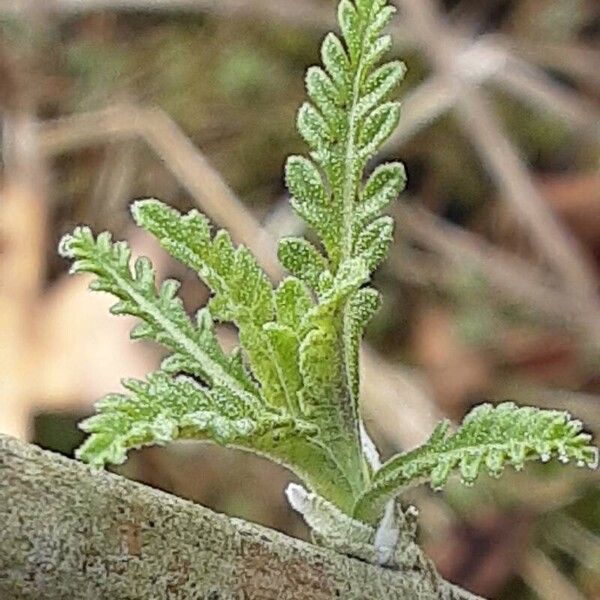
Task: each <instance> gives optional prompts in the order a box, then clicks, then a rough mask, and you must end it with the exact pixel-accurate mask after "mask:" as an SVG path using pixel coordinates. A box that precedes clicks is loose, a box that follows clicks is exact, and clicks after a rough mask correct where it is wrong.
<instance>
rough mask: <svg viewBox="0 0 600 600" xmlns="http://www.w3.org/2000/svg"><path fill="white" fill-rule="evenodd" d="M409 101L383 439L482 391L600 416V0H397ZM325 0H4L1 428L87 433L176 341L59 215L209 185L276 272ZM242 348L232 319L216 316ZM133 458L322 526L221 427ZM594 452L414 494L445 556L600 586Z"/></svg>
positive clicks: (466, 573)
mask: <svg viewBox="0 0 600 600" xmlns="http://www.w3.org/2000/svg"><path fill="white" fill-rule="evenodd" d="M397 4H398V6H399V8H400V16H399V18H397V20H396V24H395V27H394V31H393V35H394V40H395V43H396V49H395V53H397V54H398V55H399V56H401V57H402V58H403V59H404V60H406V62H407V63H408V65H409V76H408V78H407V81H406V82H405V84H404V86H403V89H402V96H403V99H404V109H403V110H404V118H403V122H402V125H401V127H400V129H399V131H398V133H397V135H396V136H395V137H394V139H393V140H391V141H390V143H389V144H388V146H387V147H386V150H385V156H384V157H382V158H391V157H394V158H396V157H399V158H401V159H402V160H404V161H405V162H406V166H407V170H408V173H409V177H410V182H409V188H408V190H407V193H406V195H405V196H403V198H402V199H401V201H400V202H399V203H398V205H397V207H396V209H395V216H396V217H397V221H398V227H397V236H396V237H397V242H396V245H395V248H394V251H393V255H392V257H391V259H390V260H389V261H388V263H387V265H386V266H385V267H384V268H383V269H382V271H381V272H380V273H379V274H378V276H377V284H378V285H379V287H380V288H381V289H382V290H383V292H384V295H385V303H384V308H383V310H382V311H381V313H380V314H379V315H378V317H377V319H376V321H375V322H374V323H373V325H372V326H371V328H370V331H369V334H368V340H367V342H368V346H367V347H366V348H365V372H366V377H365V381H364V390H363V391H364V395H365V399H366V401H365V414H366V418H367V423H368V426H369V429H370V430H371V431H372V432H373V434H374V436H375V437H376V438H377V440H378V442H379V444H380V446H381V447H382V448H384V449H386V450H387V451H390V450H392V449H398V448H407V447H410V446H412V445H414V444H415V443H418V442H419V441H421V440H422V439H423V438H424V437H425V436H426V435H427V434H428V433H429V431H430V430H431V428H432V424H433V422H434V421H435V420H436V419H437V418H438V417H439V416H440V415H448V416H450V417H452V418H454V419H459V418H460V417H461V416H462V415H463V414H464V412H465V411H466V410H468V408H469V407H470V406H471V405H473V404H475V403H478V402H480V401H482V400H484V399H491V400H500V399H504V398H512V399H514V400H515V401H517V402H521V403H533V404H538V405H540V406H551V407H556V408H566V409H567V410H570V411H572V412H573V413H575V414H577V415H578V416H580V417H581V418H582V419H583V420H585V422H586V423H587V425H588V427H589V428H590V429H591V430H592V431H594V432H598V430H600V406H599V402H600V369H599V365H600V299H599V296H598V265H599V262H600V171H599V170H598V165H599V162H598V161H599V159H600V77H599V75H598V73H599V71H598V65H599V64H600V38H599V35H598V34H599V29H600V13H599V11H598V8H597V6H596V3H595V2H594V1H593V0H513V1H508V0H489V1H488V2H477V1H474V0H447V1H446V2H444V3H440V4H436V3H435V2H433V1H431V0H398V1H397ZM333 5H334V3H333V2H332V1H329V0H327V1H325V0H323V1H321V2H317V1H316V0H310V1H305V2H293V1H292V0H220V1H219V2H214V1H211V0H170V1H167V0H153V1H152V2H150V1H149V0H88V1H87V2H77V1H75V0H53V2H48V3H43V5H42V4H41V3H39V2H30V1H26V0H22V1H21V0H0V111H1V114H2V130H1V134H2V162H1V166H2V173H1V177H2V179H1V188H0V430H2V431H4V432H9V433H12V434H14V435H18V436H20V437H28V438H30V439H34V440H35V441H37V442H38V443H40V444H42V445H45V446H49V447H54V448H57V449H60V450H61V451H63V452H65V453H67V454H68V453H70V452H72V450H73V447H74V446H75V445H76V444H77V442H78V439H79V437H78V436H79V434H78V433H77V431H76V428H75V422H76V420H77V418H79V417H80V416H82V415H83V414H85V413H88V412H89V411H90V410H91V405H92V403H93V401H94V400H95V399H96V398H98V397H99V396H100V395H102V394H104V393H106V392H108V391H110V390H114V389H116V388H118V385H119V378H120V377H122V376H125V375H126V376H141V375H143V374H144V373H145V372H147V371H149V370H151V369H152V368H154V366H155V365H156V363H157V361H158V360H159V358H160V357H159V356H158V354H157V352H156V349H155V348H153V347H150V346H141V345H133V344H131V343H129V341H128V338H127V332H128V329H129V326H130V323H129V322H127V321H126V320H122V319H116V318H114V317H110V316H109V315H108V314H107V307H108V306H109V300H108V299H105V298H103V297H97V296H93V295H90V294H88V293H87V292H86V290H85V287H86V282H85V281H84V280H83V279H68V278H67V277H66V275H65V270H66V265H65V264H64V263H63V262H61V261H60V260H59V259H58V258H57V257H56V252H55V247H56V242H57V240H58V239H59V237H60V235H61V234H62V233H63V232H65V231H67V230H68V229H70V228H71V227H72V226H73V225H74V224H76V223H79V222H87V223H91V224H92V225H93V226H94V227H95V228H97V229H104V228H109V229H111V230H113V231H115V233H116V234H117V235H118V236H120V237H126V238H127V239H129V240H131V242H132V244H133V246H134V248H135V249H136V252H140V253H144V254H147V255H149V256H151V257H152V258H153V260H154V261H155V263H156V264H157V266H158V270H159V272H160V274H161V275H166V274H169V275H175V276H177V277H179V278H181V279H182V280H183V282H184V287H183V292H184V294H185V299H186V302H187V304H188V306H189V308H190V310H191V309H193V308H196V307H197V306H199V305H201V304H202V303H203V302H204V301H205V300H206V290H204V289H203V288H202V287H201V285H200V284H199V283H197V282H196V281H195V279H194V277H193V276H192V275H191V274H190V273H188V272H185V271H184V270H182V269H181V267H179V266H177V265H175V264H173V263H172V262H171V261H170V260H169V259H168V258H167V257H166V256H165V255H164V254H162V253H161V252H160V250H159V249H158V248H157V247H156V246H155V245H154V244H153V242H152V241H151V240H149V239H148V238H147V237H146V236H144V235H143V234H140V233H139V232H136V231H134V230H133V229H132V228H131V222H130V220H129V218H128V215H127V210H126V209H127V205H128V203H129V202H130V201H131V200H132V199H134V198H139V197H146V196H157V197H160V198H161V199H163V200H166V201H168V202H170V203H172V204H175V205H177V206H179V207H180V208H188V207H191V206H193V205H196V206H199V207H200V208H201V209H202V210H204V211H205V212H206V213H207V214H208V215H209V216H210V217H211V218H212V219H213V221H214V222H215V223H217V224H218V225H220V226H226V227H228V228H229V229H230V230H231V232H232V234H233V236H234V238H235V239H236V240H237V241H239V242H244V243H246V244H247V245H249V246H250V247H251V248H252V249H253V251H254V252H255V253H256V254H257V256H258V257H259V258H260V260H261V262H262V263H263V265H264V266H265V268H266V269H267V270H268V271H269V273H270V274H271V275H272V276H273V277H274V278H277V277H279V276H280V273H279V270H278V266H277V264H276V262H275V260H274V241H273V240H274V238H276V237H278V236H280V235H282V234H284V233H289V232H293V231H295V230H298V228H299V227H301V224H299V223H298V222H297V220H296V219H295V218H294V216H293V215H292V214H291V213H290V211H289V209H288V206H287V203H286V198H285V196H284V188H283V184H282V177H281V167H282V164H283V162H284V159H285V156H286V155H287V154H288V153H290V152H293V151H297V150H298V149H299V148H300V147H301V142H300V140H299V138H298V136H297V135H296V133H295V130H294V127H293V123H294V113H295V110H296V108H297V106H298V105H299V103H300V102H301V99H302V97H303V89H302V76H303V72H304V70H305V69H306V67H307V66H308V65H309V64H312V63H314V62H316V60H317V51H316V49H317V47H318V41H319V39H320V37H321V36H322V34H323V32H324V31H325V30H326V29H327V28H328V27H330V26H331V25H332V16H333V14H334V13H333ZM222 335H223V340H224V343H232V340H233V338H234V332H233V331H230V330H224V331H223V332H222ZM124 471H125V472H126V474H127V475H129V476H131V477H135V478H138V479H140V480H143V481H146V482H148V483H150V484H152V485H155V486H158V487H162V488H164V489H168V490H170V491H172V492H174V493H176V494H178V495H181V496H185V497H189V498H193V499H195V500H197V501H200V502H203V503H206V504H208V505H210V506H213V507H215V508H218V509H220V510H224V511H227V512H229V513H231V514H237V515H242V516H245V517H246V518H249V519H252V520H256V521H259V522H262V523H265V524H267V525H270V526H273V527H276V528H278V529H282V530H285V531H288V532H291V533H293V534H296V535H303V534H304V530H303V527H302V525H301V523H299V522H298V520H296V519H295V517H294V516H293V515H292V514H291V512H290V511H289V510H288V508H287V507H286V505H285V504H284V502H283V496H282V489H283V487H284V485H285V483H286V481H287V477H288V475H287V473H285V472H283V471H281V470H279V469H276V468H274V467H272V466H271V465H268V464H266V463H264V462H263V461H258V460H256V459H253V458H250V457H246V456H241V455H239V454H236V453H229V452H223V451H221V450H219V449H216V448H203V449H200V450H199V449H197V448H196V447H193V446H176V447H173V448H169V449H166V450H163V449H148V450H146V451H143V452H139V453H137V454H136V455H135V456H134V457H132V459H131V460H130V462H129V463H128V464H127V466H126V467H125V468H124ZM599 500H600V489H599V486H598V477H597V475H595V474H591V475H590V474H586V475H581V474H580V473H577V472H575V471H574V470H573V471H572V470H570V469H553V468H552V467H548V468H540V469H535V468H534V469H530V470H528V472H527V473H526V474H510V475H508V476H507V477H506V478H505V479H503V480H501V481H499V482H495V481H490V480H483V481H481V482H480V483H479V484H478V485H477V486H476V487H475V488H474V489H469V490H464V489H462V488H461V487H460V486H459V485H458V484H457V485H456V486H451V487H450V488H449V489H448V491H447V492H446V493H445V494H444V495H443V496H440V495H434V494H432V493H430V492H428V491H427V490H420V491H419V492H418V493H416V494H415V497H414V501H415V502H416V503H417V504H418V506H419V507H420V508H421V510H422V536H423V539H424V542H425V543H426V545H427V547H428V549H429V551H430V553H431V554H432V556H434V558H435V559H436V561H437V564H438V566H439V567H440V569H441V571H442V573H443V574H444V575H445V576H446V577H448V578H450V579H451V580H454V581H456V582H458V583H460V584H462V585H464V586H465V587H467V588H470V589H472V590H474V591H476V592H478V593H480V594H483V595H486V596H488V597H490V598H499V599H500V598H506V599H508V598H511V599H523V600H524V599H529V598H540V599H541V600H555V599H559V598H560V599H561V600H563V599H564V600H577V599H579V598H591V599H593V598H597V597H600V574H599V571H600V543H599V536H600V513H599V511H598V506H600V503H599Z"/></svg>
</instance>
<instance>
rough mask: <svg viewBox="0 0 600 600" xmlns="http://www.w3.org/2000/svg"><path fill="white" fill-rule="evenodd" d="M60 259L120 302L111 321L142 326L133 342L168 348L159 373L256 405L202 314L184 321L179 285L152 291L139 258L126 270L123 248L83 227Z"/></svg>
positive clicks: (246, 378)
mask: <svg viewBox="0 0 600 600" xmlns="http://www.w3.org/2000/svg"><path fill="white" fill-rule="evenodd" d="M60 253H61V254H62V255H63V256H65V257H67V258H71V259H73V260H74V262H73V265H72V267H71V272H72V273H79V272H87V273H93V274H94V275H96V279H95V280H94V281H93V282H92V283H91V284H90V288H91V289H92V290H94V291H102V292H108V293H110V294H112V295H114V296H116V297H117V298H118V299H119V302H117V304H115V305H114V306H113V307H112V308H111V312H112V313H113V314H116V315H131V316H134V317H137V318H138V319H140V320H141V323H140V324H139V325H138V326H136V328H135V329H134V330H133V332H132V337H134V338H135V339H151V340H154V341H156V342H158V343H160V344H162V345H163V346H166V347H167V348H169V349H170V350H171V351H172V352H173V354H171V355H170V356H169V357H168V358H167V359H166V360H165V362H164V364H163V369H165V370H168V371H170V372H184V373H187V374H189V375H192V376H194V377H198V378H200V379H202V380H203V381H205V382H206V383H207V384H208V385H210V386H212V387H217V388H225V389H228V390H229V391H230V392H231V393H232V394H234V395H235V396H236V397H237V398H239V400H240V401H242V402H244V403H245V404H246V405H247V406H248V407H255V406H257V405H259V404H260V397H259V393H258V389H257V387H256V384H255V383H254V381H253V380H252V378H251V377H250V375H249V373H247V372H246V370H245V368H244V367H243V365H242V363H241V362H240V360H239V355H238V354H233V355H231V356H227V355H225V354H224V353H223V351H222V350H221V348H220V346H219V344H218V342H217V339H216V337H215V335H214V331H213V325H212V319H211V318H210V315H209V314H208V312H207V311H206V310H201V311H200V312H199V313H198V319H197V324H194V323H192V321H191V320H190V318H189V317H188V315H187V313H186V312H185V309H184V307H183V304H182V302H181V299H180V298H178V297H177V296H176V292H177V290H178V289H179V282H177V281H175V280H172V279H168V280H166V281H165V282H163V284H162V285H161V286H160V288H159V289H158V290H157V287H156V282H155V276H154V271H153V269H152V264H151V263H150V261H149V260H148V259H147V258H145V257H141V258H138V259H137V260H136V262H135V265H134V269H133V271H132V270H131V267H130V258H131V250H130V249H129V247H128V246H127V244H126V243H124V242H115V243H113V242H112V239H111V236H110V234H108V233H101V234H100V235H99V236H98V237H97V238H94V236H93V234H92V232H91V230H90V229H89V228H87V227H78V228H76V229H75V231H74V232H73V233H72V234H71V235H67V236H65V237H64V238H63V240H62V241H61V244H60Z"/></svg>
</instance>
